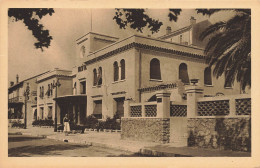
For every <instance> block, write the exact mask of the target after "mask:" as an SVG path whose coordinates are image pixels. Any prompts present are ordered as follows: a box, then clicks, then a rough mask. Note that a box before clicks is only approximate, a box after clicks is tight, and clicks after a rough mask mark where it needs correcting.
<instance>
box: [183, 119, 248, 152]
mask: <svg viewBox="0 0 260 168" xmlns="http://www.w3.org/2000/svg"><path fill="white" fill-rule="evenodd" d="M187 126H188V146H196V147H205V148H215V149H225V150H234V151H247V152H249V151H251V119H250V117H248V118H190V119H188V123H187Z"/></svg>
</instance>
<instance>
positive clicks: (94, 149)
mask: <svg viewBox="0 0 260 168" xmlns="http://www.w3.org/2000/svg"><path fill="white" fill-rule="evenodd" d="M8 156H9V157H50V156H52V157H64V156H68V157H135V156H138V155H137V154H134V153H131V152H126V151H121V150H117V149H111V148H105V147H98V146H88V145H81V144H74V143H67V142H62V141H56V140H51V139H47V138H42V137H33V136H27V135H9V136H8Z"/></svg>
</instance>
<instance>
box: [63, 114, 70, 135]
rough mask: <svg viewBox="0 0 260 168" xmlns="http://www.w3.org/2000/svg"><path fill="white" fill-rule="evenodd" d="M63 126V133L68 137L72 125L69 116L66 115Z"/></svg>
mask: <svg viewBox="0 0 260 168" xmlns="http://www.w3.org/2000/svg"><path fill="white" fill-rule="evenodd" d="M63 124H64V130H63V132H64V133H65V136H67V135H68V134H69V132H70V124H69V118H68V114H66V115H65V117H64V118H63Z"/></svg>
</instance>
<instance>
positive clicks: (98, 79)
mask: <svg viewBox="0 0 260 168" xmlns="http://www.w3.org/2000/svg"><path fill="white" fill-rule="evenodd" d="M97 84H98V85H102V68H101V67H99V68H98V77H97Z"/></svg>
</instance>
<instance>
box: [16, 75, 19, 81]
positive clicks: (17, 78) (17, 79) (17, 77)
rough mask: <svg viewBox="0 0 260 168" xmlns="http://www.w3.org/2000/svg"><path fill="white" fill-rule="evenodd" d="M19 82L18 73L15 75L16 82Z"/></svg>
mask: <svg viewBox="0 0 260 168" xmlns="http://www.w3.org/2000/svg"><path fill="white" fill-rule="evenodd" d="M18 82H19V76H18V74H17V75H16V83H18Z"/></svg>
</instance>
